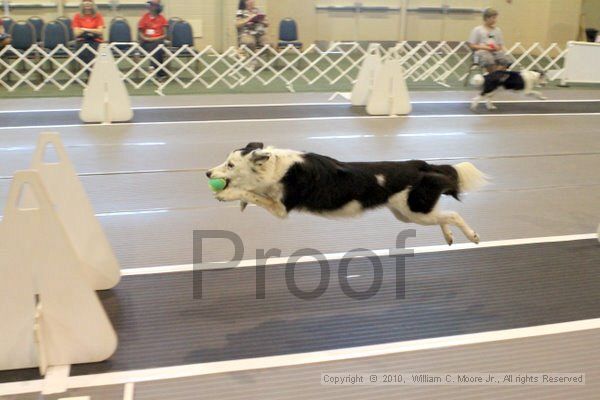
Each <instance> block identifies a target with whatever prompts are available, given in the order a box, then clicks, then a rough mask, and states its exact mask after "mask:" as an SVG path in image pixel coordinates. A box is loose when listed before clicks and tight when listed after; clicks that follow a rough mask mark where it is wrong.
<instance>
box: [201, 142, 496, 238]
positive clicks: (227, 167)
mask: <svg viewBox="0 0 600 400" xmlns="http://www.w3.org/2000/svg"><path fill="white" fill-rule="evenodd" d="M206 175H207V176H208V177H209V178H221V179H225V181H226V187H225V189H224V190H222V191H220V192H217V193H216V194H215V197H216V198H217V199H218V200H220V201H241V204H242V211H243V210H244V208H245V207H246V205H247V204H248V203H252V204H256V205H258V206H260V207H263V208H265V209H266V210H268V211H269V212H271V213H272V214H274V215H275V216H277V217H279V218H285V217H286V216H287V215H288V213H289V212H290V211H292V210H297V211H306V212H311V213H315V214H318V215H322V216H326V217H351V216H355V215H358V214H360V213H361V212H363V211H365V210H367V209H373V208H377V207H387V208H389V209H390V210H391V212H392V213H393V214H394V216H395V217H396V218H397V219H399V220H400V221H403V222H414V223H417V224H421V225H439V226H440V227H441V228H442V232H443V234H444V237H445V239H446V242H447V243H448V244H452V242H453V236H452V231H451V230H450V226H451V225H453V226H456V227H458V228H459V229H460V230H461V231H462V232H463V234H464V235H465V236H466V237H467V238H468V239H469V240H470V241H472V242H474V243H478V242H479V237H478V236H477V233H475V231H474V230H473V229H471V228H470V227H469V225H467V223H466V222H465V221H464V220H463V219H462V217H461V216H460V215H459V214H458V213H456V212H454V211H442V210H440V209H439V207H438V201H439V199H440V196H441V195H449V196H452V197H454V198H456V199H458V198H459V195H460V194H461V193H463V192H466V191H471V190H475V189H477V188H479V187H481V186H483V185H484V184H485V183H486V177H485V175H484V174H483V173H481V172H480V171H479V170H477V168H475V166H473V164H471V163H468V162H463V163H460V164H457V165H453V166H452V165H432V164H428V163H426V162H425V161H418V160H414V161H405V162H341V161H337V160H335V159H333V158H330V157H327V156H322V155H319V154H314V153H304V152H299V151H294V150H283V149H276V148H273V147H268V148H266V149H264V148H263V144H262V143H249V144H248V145H247V146H246V147H244V148H242V149H239V150H235V151H233V152H232V153H230V154H229V156H228V157H227V160H226V161H225V162H224V163H223V164H221V165H219V166H217V167H215V168H212V169H210V170H209V171H208V172H207V173H206Z"/></svg>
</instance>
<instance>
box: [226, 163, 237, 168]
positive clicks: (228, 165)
mask: <svg viewBox="0 0 600 400" xmlns="http://www.w3.org/2000/svg"><path fill="white" fill-rule="evenodd" d="M234 166H235V165H233V163H231V162H229V163H227V168H233V167H234Z"/></svg>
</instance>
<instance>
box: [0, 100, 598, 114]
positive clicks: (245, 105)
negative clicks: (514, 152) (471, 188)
mask: <svg viewBox="0 0 600 400" xmlns="http://www.w3.org/2000/svg"><path fill="white" fill-rule="evenodd" d="M589 101H594V100H589ZM597 101H600V100H597ZM349 104H350V103H349V102H333V101H332V102H323V103H271V104H258V103H257V104H223V105H219V104H205V105H181V106H140V107H132V109H133V110H175V109H177V110H179V109H193V108H199V109H200V108H244V107H294V106H330V105H333V106H335V105H349ZM79 110H80V109H79V108H57V109H47V110H6V111H0V114H19V113H23V114H25V113H39V112H71V111H79Z"/></svg>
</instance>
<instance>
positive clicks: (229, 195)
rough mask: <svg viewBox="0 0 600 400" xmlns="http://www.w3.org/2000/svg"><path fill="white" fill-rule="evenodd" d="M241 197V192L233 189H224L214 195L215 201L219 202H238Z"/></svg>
mask: <svg viewBox="0 0 600 400" xmlns="http://www.w3.org/2000/svg"><path fill="white" fill-rule="evenodd" d="M241 196H242V193H241V192H239V191H237V190H233V189H225V190H221V191H220V192H217V193H215V199H217V200H219V201H236V200H240V198H241Z"/></svg>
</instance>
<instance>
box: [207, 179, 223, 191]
mask: <svg viewBox="0 0 600 400" xmlns="http://www.w3.org/2000/svg"><path fill="white" fill-rule="evenodd" d="M208 186H209V187H210V188H211V190H212V191H213V192H220V191H221V190H223V189H225V186H227V181H226V180H225V179H221V178H219V179H211V180H209V181H208Z"/></svg>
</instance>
